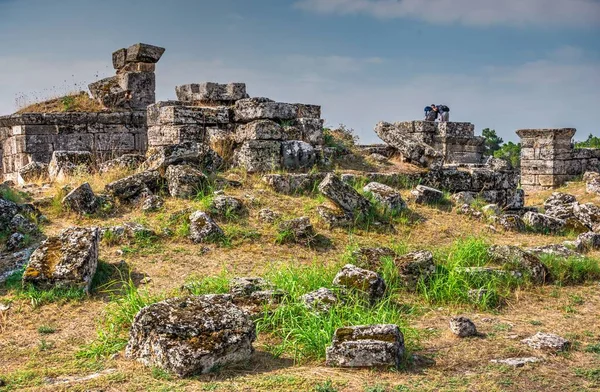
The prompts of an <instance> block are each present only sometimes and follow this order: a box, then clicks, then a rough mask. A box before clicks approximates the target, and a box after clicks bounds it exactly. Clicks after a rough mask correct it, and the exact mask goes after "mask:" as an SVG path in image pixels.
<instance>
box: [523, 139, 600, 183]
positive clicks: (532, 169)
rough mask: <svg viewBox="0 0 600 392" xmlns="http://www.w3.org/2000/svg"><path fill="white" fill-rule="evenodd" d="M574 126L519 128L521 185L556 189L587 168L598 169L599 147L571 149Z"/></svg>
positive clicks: (589, 169)
mask: <svg viewBox="0 0 600 392" xmlns="http://www.w3.org/2000/svg"><path fill="white" fill-rule="evenodd" d="M575 132H576V130H575V129H573V128H561V129H520V130H518V131H517V135H519V137H520V138H521V186H522V187H523V189H525V190H526V191H530V190H539V189H550V188H556V187H558V186H560V185H562V184H564V183H565V182H566V181H568V180H571V179H573V178H574V177H577V176H580V175H582V174H584V173H585V172H587V171H600V149H594V148H574V144H573V141H572V139H573V136H574V135H575Z"/></svg>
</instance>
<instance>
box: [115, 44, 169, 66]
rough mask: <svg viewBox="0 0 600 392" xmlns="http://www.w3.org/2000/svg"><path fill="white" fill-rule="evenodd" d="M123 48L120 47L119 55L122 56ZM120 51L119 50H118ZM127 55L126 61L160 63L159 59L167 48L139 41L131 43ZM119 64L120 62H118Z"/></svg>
mask: <svg viewBox="0 0 600 392" xmlns="http://www.w3.org/2000/svg"><path fill="white" fill-rule="evenodd" d="M122 50H123V49H120V51H121V52H120V54H119V55H117V57H119V56H122V53H123V52H122ZM117 52H119V51H117ZM126 52H127V55H126V57H125V62H126V63H158V60H160V58H161V57H162V55H163V53H165V48H161V47H159V46H154V45H149V44H143V43H138V44H134V45H131V46H130V47H128V48H127V50H126ZM115 53H116V52H115ZM113 65H114V56H113ZM117 65H119V64H117Z"/></svg>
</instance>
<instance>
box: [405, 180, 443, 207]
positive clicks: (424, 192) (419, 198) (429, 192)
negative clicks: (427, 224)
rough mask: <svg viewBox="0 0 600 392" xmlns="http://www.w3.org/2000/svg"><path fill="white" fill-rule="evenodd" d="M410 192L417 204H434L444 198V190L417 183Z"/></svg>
mask: <svg viewBox="0 0 600 392" xmlns="http://www.w3.org/2000/svg"><path fill="white" fill-rule="evenodd" d="M410 194H411V195H412V197H413V198H414V200H415V203H417V204H434V203H438V202H440V201H441V200H443V199H444V192H442V191H439V190H437V189H434V188H430V187H428V186H425V185H417V187H416V188H415V189H414V190H412V191H411V192H410Z"/></svg>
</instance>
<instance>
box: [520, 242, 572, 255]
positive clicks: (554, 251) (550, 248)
mask: <svg viewBox="0 0 600 392" xmlns="http://www.w3.org/2000/svg"><path fill="white" fill-rule="evenodd" d="M525 251H526V252H529V253H533V254H535V255H540V254H547V255H554V256H560V257H580V256H581V255H580V254H579V253H577V252H575V251H573V250H571V249H569V248H567V247H566V246H565V245H561V244H552V245H544V246H537V247H531V248H526V249H525Z"/></svg>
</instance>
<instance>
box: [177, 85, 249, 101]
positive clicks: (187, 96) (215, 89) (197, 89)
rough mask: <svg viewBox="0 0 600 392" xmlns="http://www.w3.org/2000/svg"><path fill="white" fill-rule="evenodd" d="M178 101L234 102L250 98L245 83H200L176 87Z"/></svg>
mask: <svg viewBox="0 0 600 392" xmlns="http://www.w3.org/2000/svg"><path fill="white" fill-rule="evenodd" d="M175 93H176V94H177V99H178V100H180V101H183V102H215V101H216V102H233V101H238V100H240V99H245V98H248V94H247V93H246V84H245V83H228V84H219V83H211V82H205V83H199V84H195V83H194V84H184V85H181V86H175Z"/></svg>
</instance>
